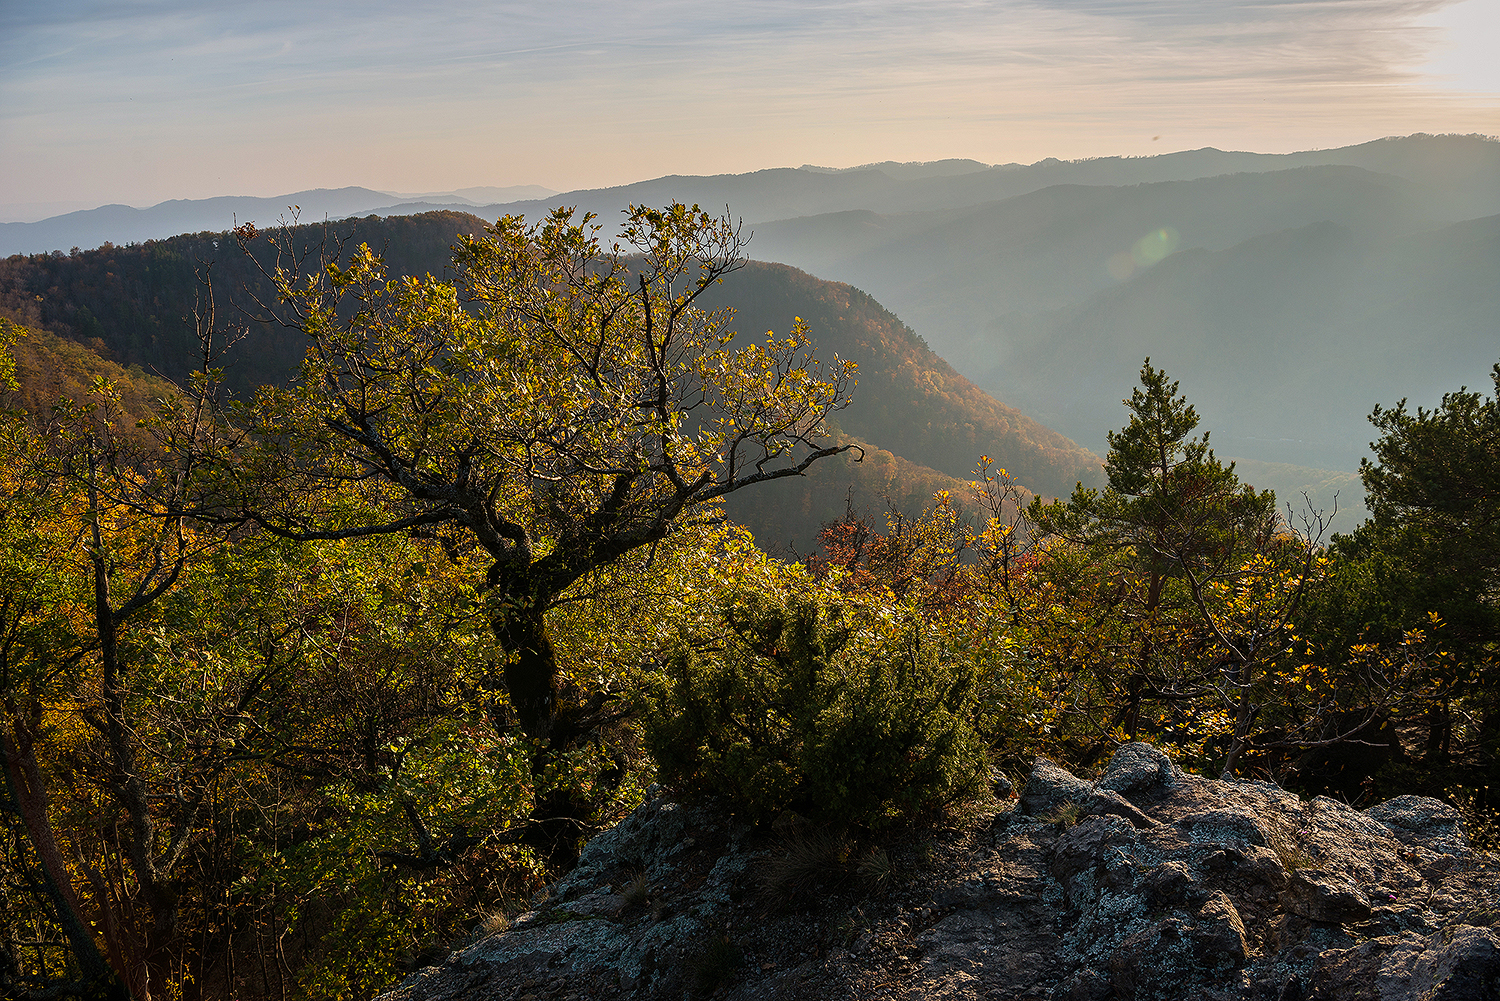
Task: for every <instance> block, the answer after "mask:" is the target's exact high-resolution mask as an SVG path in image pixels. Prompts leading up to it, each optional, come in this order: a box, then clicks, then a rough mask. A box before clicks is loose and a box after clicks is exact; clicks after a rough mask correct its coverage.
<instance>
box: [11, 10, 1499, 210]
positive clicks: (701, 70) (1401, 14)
mask: <svg viewBox="0 0 1500 1001" xmlns="http://www.w3.org/2000/svg"><path fill="white" fill-rule="evenodd" d="M1497 50H1500V0H968V2H965V0H917V2H905V0H736V2H734V3H705V2H702V0H692V2H688V0H634V2H630V3H624V2H618V3H616V2H598V0H574V2H571V3H555V2H554V3H532V2H516V0H510V2H504V0H502V2H492V3H483V2H477V3H476V2H472V0H470V2H466V3H452V2H447V0H438V2H429V3H421V2H410V0H403V2H400V3H393V2H389V0H361V2H359V3H352V2H323V0H252V2H246V0H235V2H233V3H225V2H219V0H135V2H129V0H126V2H120V0H114V2H107V3H106V2H96V0H45V2H43V0H4V2H0V150H3V153H4V155H3V157H0V205H3V206H5V207H6V208H5V209H4V211H3V216H0V217H3V218H21V217H22V216H23V215H31V216H33V217H34V216H36V215H38V214H51V212H50V211H46V210H45V209H50V208H57V209H59V210H63V209H64V207H81V206H84V205H88V206H92V205H98V204H101V203H104V202H111V201H115V202H124V203H127V204H131V205H140V206H144V205H149V204H153V203H155V202H158V201H161V200H164V199H167V198H203V197H208V196H212V195H221V194H243V195H265V196H270V195H277V194H283V193H288V192H292V191H296V190H300V189H304V188H312V187H339V186H343V185H348V184H358V185H363V186H366V187H371V188H379V189H383V190H398V191H438V190H448V189H453V188H458V187H466V186H470V185H485V184H495V185H508V184H525V183H534V184H542V185H546V186H547V187H550V188H554V189H558V190H566V189H569V188H577V187H586V186H587V187H594V186H603V185H609V184H616V183H622V182H626V181H633V180H640V179H643V178H648V177H654V176H658V175H661V174H668V173H723V172H740V171H747V170H754V169H759V168H762V167H773V166H796V165H799V164H802V163H817V164H824V165H831V166H847V165H852V164H857V163H866V162H870V161H875V160H886V159H894V160H932V159H939V158H943V157H972V158H974V159H978V160H983V161H985V162H1009V161H1021V162H1030V161H1034V160H1037V159H1040V158H1042V157H1046V156H1057V157H1061V158H1065V159H1066V158H1075V157H1083V156H1102V155H1112V154H1149V153H1156V152H1169V151H1171V150H1177V149H1190V148H1195V147H1199V146H1218V147H1220V148H1225V149H1247V150H1257V151H1262V152H1286V151H1291V150H1297V149H1310V148H1323V147H1330V146H1339V145H1345V144H1348V143H1354V142H1363V141H1365V140H1369V139H1375V138H1379V137H1381V136H1385V135H1398V134H1406V133H1410V132H1465V133H1468V132H1481V133H1486V134H1494V133H1500V69H1497V65H1496V64H1497V62H1500V61H1497V60H1495V59H1494V57H1493V53H1494V52H1495V51H1497ZM28 203H48V205H47V206H45V207H44V206H40V205H35V204H32V210H31V211H30V212H28V211H27V210H26V209H24V208H22V207H21V206H24V205H27V204H28Z"/></svg>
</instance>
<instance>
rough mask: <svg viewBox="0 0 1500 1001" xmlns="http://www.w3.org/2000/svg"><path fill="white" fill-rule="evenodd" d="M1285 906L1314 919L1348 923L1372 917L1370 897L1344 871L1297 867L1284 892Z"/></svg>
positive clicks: (1282, 894)
mask: <svg viewBox="0 0 1500 1001" xmlns="http://www.w3.org/2000/svg"><path fill="white" fill-rule="evenodd" d="M1281 905H1282V906H1283V907H1285V908H1286V909H1287V910H1288V911H1290V912H1291V913H1293V914H1296V915H1299V916H1301V917H1304V918H1307V919H1308V920H1310V921H1320V922H1324V923H1328V924H1344V923H1345V922H1350V921H1364V920H1366V919H1367V918H1369V916H1370V913H1371V909H1370V898H1369V897H1367V896H1365V894H1364V891H1362V890H1361V889H1360V888H1359V887H1358V886H1356V885H1355V884H1354V883H1352V882H1351V881H1350V880H1349V879H1348V877H1347V876H1346V875H1345V874H1344V873H1341V872H1327V871H1324V870H1321V869H1297V870H1295V871H1294V872H1293V873H1292V874H1291V876H1290V878H1289V879H1288V881H1287V887H1286V889H1284V890H1282V891H1281Z"/></svg>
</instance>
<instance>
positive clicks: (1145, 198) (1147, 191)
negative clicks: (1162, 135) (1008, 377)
mask: <svg viewBox="0 0 1500 1001" xmlns="http://www.w3.org/2000/svg"><path fill="white" fill-rule="evenodd" d="M1422 206H1423V201H1422V195H1421V193H1420V192H1419V191H1418V190H1417V189H1416V188H1415V186H1414V185H1412V184H1411V183H1410V182H1407V181H1404V180H1401V179H1399V178H1395V177H1391V176H1387V175H1378V174H1372V173H1370V172H1368V171H1365V170H1361V169H1359V168H1356V167H1307V168H1299V169H1293V170H1284V171H1277V172H1274V173H1260V174H1235V175H1226V176H1219V177H1211V178H1203V179H1198V180H1191V181H1164V182H1159V183H1155V184H1143V185H1136V186H1131V187H1091V186H1080V185H1066V186H1058V187H1050V188H1045V189H1043V190H1041V191H1035V192H1031V193H1029V194H1025V195H1019V196H1017V197H1014V198H1010V199H1007V200H1005V201H1002V202H995V203H991V204H987V205H982V206H976V207H972V208H968V209H962V210H945V211H941V212H930V213H912V214H904V215H875V214H872V213H845V214H841V215H836V216H819V217H812V218H803V219H794V220H788V221H783V222H775V223H770V224H764V225H760V226H757V227H756V232H755V239H754V240H753V241H752V242H751V251H752V253H754V254H755V256H756V257H757V258H759V259H768V260H777V261H782V262H784V263H791V264H794V265H796V266H798V267H801V268H804V269H805V270H808V271H811V272H813V273H814V274H817V275H819V276H820V277H823V278H829V279H833V280H836V281H846V282H850V283H851V284H854V285H857V286H859V287H861V288H870V289H879V290H880V296H881V299H882V301H883V302H886V303H888V304H890V307H891V308H892V309H894V310H895V311H896V312H898V313H899V314H900V315H901V316H903V317H906V318H907V319H908V321H909V322H911V323H912V324H914V325H915V326H916V327H917V328H918V329H920V330H922V331H923V333H924V336H926V337H927V338H928V340H929V342H930V343H931V344H932V345H933V347H934V349H935V350H936V351H937V352H938V353H939V354H941V355H942V356H943V357H944V358H946V359H948V360H949V361H950V362H952V363H953V365H954V366H955V367H956V368H957V369H958V370H959V371H961V372H964V373H966V374H968V375H969V376H970V377H977V376H978V375H979V374H980V373H982V372H986V371H988V370H989V369H991V368H992V367H993V366H994V365H995V364H996V363H997V361H1001V360H1003V359H1004V356H1005V355H1004V352H1005V350H1006V347H1007V336H1006V332H1005V330H1004V329H1003V327H997V326H996V323H997V319H996V318H997V317H998V316H1006V315H1009V314H1013V313H1015V314H1023V315H1024V314H1033V313H1039V312H1045V311H1050V310H1054V309H1059V308H1062V307H1065V306H1068V305H1071V304H1074V303H1078V302H1081V301H1082V300H1083V299H1084V298H1086V297H1087V296H1088V295H1090V294H1092V293H1094V292H1097V291H1101V290H1104V289H1107V288H1112V287H1115V286H1118V285H1119V284H1120V283H1121V282H1122V281H1124V280H1126V279H1127V278H1128V277H1130V276H1131V275H1133V274H1136V273H1139V272H1140V271H1142V270H1144V269H1145V268H1146V267H1149V266H1150V264H1151V263H1153V259H1154V258H1158V257H1160V256H1164V255H1165V254H1166V253H1169V252H1171V251H1173V250H1176V249H1178V248H1194V247H1200V248H1206V249H1211V250H1220V249H1224V248H1227V247H1230V246H1233V245H1235V244H1237V243H1240V242H1241V241H1243V240H1246V239H1248V238H1250V237H1253V236H1258V235H1262V234H1266V233H1274V232H1276V231H1278V230H1281V229H1285V228H1288V227H1292V226H1300V225H1304V224H1306V223H1308V222H1310V221H1315V220H1328V221H1331V222H1336V223H1338V224H1339V225H1341V226H1344V227H1346V228H1348V229H1350V230H1351V231H1354V232H1357V233H1360V234H1364V235H1369V236H1376V235H1381V234H1387V233H1390V232H1408V231H1411V230H1413V229H1416V228H1418V227H1419V226H1421V225H1422V224H1423V218H1422V217H1423V211H1422Z"/></svg>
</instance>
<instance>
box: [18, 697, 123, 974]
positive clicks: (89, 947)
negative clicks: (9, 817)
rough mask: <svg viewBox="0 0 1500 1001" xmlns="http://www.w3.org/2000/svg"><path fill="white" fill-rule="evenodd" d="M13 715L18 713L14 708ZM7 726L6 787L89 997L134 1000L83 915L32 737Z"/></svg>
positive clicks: (118, 959)
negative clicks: (56, 833) (11, 733)
mask: <svg viewBox="0 0 1500 1001" xmlns="http://www.w3.org/2000/svg"><path fill="white" fill-rule="evenodd" d="M12 708H13V707H12ZM10 715H11V716H12V718H14V712H13V711H12V712H10ZM6 729H7V728H6V727H5V726H0V764H3V765H4V772H5V784H6V791H7V792H8V793H9V797H10V800H11V802H12V803H13V804H14V806H15V809H16V812H17V813H18V814H19V815H20V817H21V822H22V824H23V825H24V826H25V828H26V835H27V839H28V840H29V841H30V842H31V847H32V850H33V851H35V852H36V854H37V859H38V861H39V862H40V863H41V865H40V868H41V876H42V886H43V887H44V888H45V890H46V893H47V899H48V902H49V903H50V904H51V905H52V909H53V911H54V912H55V913H56V915H57V923H58V925H60V926H61V928H62V930H63V933H64V934H65V935H66V936H67V938H68V946H69V948H70V949H71V950H72V952H73V958H74V959H75V960H76V961H77V963H78V969H79V972H80V973H81V974H82V976H83V982H84V985H85V988H86V991H87V993H88V996H89V997H98V998H100V999H102V1001H130V998H131V994H130V991H129V989H128V988H127V987H126V986H125V982H124V981H123V980H122V979H121V976H120V974H121V973H123V972H124V971H117V970H115V969H113V968H111V964H110V963H109V961H107V960H106V959H105V958H104V954H103V953H101V952H100V951H99V946H98V944H97V943H96V942H95V941H94V936H93V935H92V934H91V933H90V932H89V930H88V924H87V922H86V921H85V919H84V917H83V910H82V907H81V905H80V904H79V901H78V896H77V894H76V893H75V892H74V889H73V883H72V878H71V876H70V874H69V872H68V867H67V864H66V863H64V862H63V859H62V853H61V852H60V851H59V850H58V847H57V839H56V838H55V837H54V835H53V832H52V823H51V821H50V820H49V819H48V817H47V791H46V788H45V787H44V786H43V785H42V783H41V773H40V769H39V768H38V767H37V764H36V756H35V754H34V753H33V750H32V747H31V741H30V739H29V738H28V735H27V734H26V733H25V732H23V731H22V730H21V728H20V727H19V726H18V727H17V732H16V734H15V737H16V739H15V740H14V741H13V740H11V739H9V736H8V735H7V733H6ZM116 962H119V963H122V962H123V960H121V959H120V958H119V957H118V956H117V957H116Z"/></svg>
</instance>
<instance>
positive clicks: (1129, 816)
mask: <svg viewBox="0 0 1500 1001" xmlns="http://www.w3.org/2000/svg"><path fill="white" fill-rule="evenodd" d="M1081 805H1082V806H1083V808H1084V810H1085V811H1086V812H1088V813H1091V814H1101V815H1109V816H1114V817H1124V818H1125V819H1126V820H1128V821H1130V823H1131V824H1132V825H1134V826H1136V827H1155V826H1156V821H1154V820H1152V819H1151V818H1150V817H1148V816H1146V814H1145V813H1143V812H1141V810H1140V808H1139V807H1137V806H1136V805H1135V804H1134V803H1132V802H1130V800H1128V799H1126V798H1125V797H1124V796H1121V795H1120V794H1119V793H1117V792H1115V791H1113V790H1110V789H1106V790H1103V791H1100V790H1094V791H1092V792H1091V793H1090V795H1089V796H1088V797H1087V798H1086V799H1084V801H1083V803H1082V804H1081Z"/></svg>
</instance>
